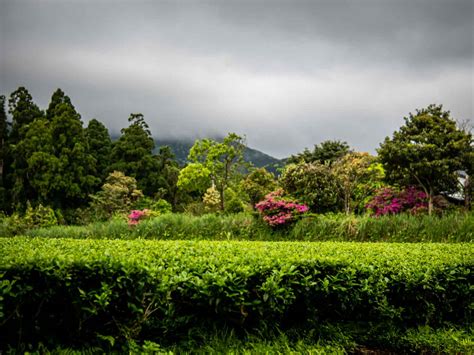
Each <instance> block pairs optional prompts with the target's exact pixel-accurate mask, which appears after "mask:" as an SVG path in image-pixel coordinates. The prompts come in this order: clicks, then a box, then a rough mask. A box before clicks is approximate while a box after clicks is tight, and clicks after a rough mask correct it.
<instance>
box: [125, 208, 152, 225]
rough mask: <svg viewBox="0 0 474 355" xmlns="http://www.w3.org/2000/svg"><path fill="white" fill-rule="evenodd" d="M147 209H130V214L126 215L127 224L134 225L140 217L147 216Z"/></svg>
mask: <svg viewBox="0 0 474 355" xmlns="http://www.w3.org/2000/svg"><path fill="white" fill-rule="evenodd" d="M149 212H150V211H149V210H148V209H146V208H145V209H144V210H142V211H141V210H132V212H130V214H129V215H128V225H129V226H136V225H137V224H138V222H139V221H140V220H142V219H145V218H146V217H148V216H149Z"/></svg>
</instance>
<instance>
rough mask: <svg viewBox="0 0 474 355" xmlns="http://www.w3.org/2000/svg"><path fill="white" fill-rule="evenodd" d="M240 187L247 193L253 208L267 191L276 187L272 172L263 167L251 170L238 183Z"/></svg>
mask: <svg viewBox="0 0 474 355" xmlns="http://www.w3.org/2000/svg"><path fill="white" fill-rule="evenodd" d="M240 186H241V189H242V190H243V191H244V192H245V193H246V194H247V195H248V197H249V200H250V204H251V205H252V207H253V208H255V205H256V204H257V203H258V202H260V201H262V200H263V199H264V197H265V195H267V194H268V193H270V192H272V191H274V190H276V189H277V183H276V181H275V177H274V176H273V174H272V173H270V172H268V171H267V170H266V169H265V168H258V169H254V170H252V171H251V172H250V173H249V174H248V175H247V176H246V177H245V179H243V180H242V182H241V183H240Z"/></svg>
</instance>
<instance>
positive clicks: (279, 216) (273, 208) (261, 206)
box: [255, 190, 309, 227]
mask: <svg viewBox="0 0 474 355" xmlns="http://www.w3.org/2000/svg"><path fill="white" fill-rule="evenodd" d="M255 208H256V209H257V210H258V211H259V212H260V214H261V215H262V216H263V220H264V221H265V222H266V223H267V224H268V225H270V226H272V227H276V226H282V225H285V224H288V223H290V222H292V221H294V220H295V219H296V217H297V216H299V215H301V214H303V213H305V212H307V211H308V210H309V208H308V206H306V205H302V204H298V203H295V202H292V201H288V200H285V199H283V198H282V191H281V190H279V191H275V192H271V193H269V194H268V195H266V196H265V199H264V200H263V201H260V202H259V203H257V204H256V205H255Z"/></svg>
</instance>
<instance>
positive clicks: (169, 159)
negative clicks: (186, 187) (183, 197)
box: [156, 146, 180, 207]
mask: <svg viewBox="0 0 474 355" xmlns="http://www.w3.org/2000/svg"><path fill="white" fill-rule="evenodd" d="M156 159H157V160H158V169H159V171H160V178H159V183H158V186H159V188H158V193H157V197H159V198H162V199H165V200H166V201H168V202H169V203H170V204H171V205H172V206H173V207H175V206H176V204H177V203H178V199H179V189H178V178H179V173H180V171H179V166H178V163H177V162H176V160H175V156H174V154H173V153H172V151H171V149H170V147H167V146H162V147H160V150H159V152H158V155H157V156H156Z"/></svg>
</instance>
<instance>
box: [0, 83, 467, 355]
mask: <svg viewBox="0 0 474 355" xmlns="http://www.w3.org/2000/svg"><path fill="white" fill-rule="evenodd" d="M6 104H7V100H6V97H5V96H3V95H0V183H1V185H0V236H1V237H3V238H0V334H1V341H0V352H2V353H3V352H5V353H18V352H28V353H35V352H36V353H48V352H49V351H51V352H53V353H54V352H63V351H68V352H72V353H74V352H79V353H84V352H92V353H95V352H99V353H103V352H118V353H120V352H125V353H127V352H128V353H170V352H177V353H182V352H185V353H186V352H195V351H198V352H203V353H208V352H229V351H230V352H235V353H248V352H255V353H267V352H270V353H271V352H280V353H285V352H302V353H305V352H306V353H325V352H331V351H333V352H339V353H341V352H342V353H343V352H360V353H370V352H372V351H375V352H377V351H379V352H380V351H390V352H397V353H404V352H421V353H423V352H435V353H436V352H448V353H449V352H451V353H455V352H459V353H472V352H473V351H474V349H473V344H474V336H473V333H472V304H471V303H472V302H471V298H472V295H471V293H472V284H473V277H472V267H473V264H474V258H473V255H474V253H473V252H474V250H473V244H472V242H473V241H474V214H473V213H472V212H471V211H470V209H471V201H472V197H473V196H472V193H473V188H472V174H473V166H474V147H473V138H472V130H471V129H469V126H468V125H466V124H456V122H455V121H454V120H453V119H452V118H451V116H450V113H449V112H448V111H444V110H443V108H442V106H441V105H440V106H437V105H430V106H428V107H426V108H422V109H420V110H417V111H416V113H415V114H409V116H408V117H407V118H405V124H404V125H403V126H402V127H401V128H400V129H399V130H398V131H396V132H394V134H393V137H392V138H390V137H387V138H386V139H385V141H384V142H383V143H382V144H381V145H380V148H379V149H378V155H377V156H372V155H370V154H368V153H365V152H357V151H354V150H353V149H351V148H350V146H349V144H348V143H347V142H343V141H337V140H333V141H324V142H322V143H320V144H316V145H315V146H314V149H313V150H309V149H305V150H304V151H303V152H301V153H298V154H296V155H292V156H291V157H290V158H288V159H287V160H282V161H278V160H275V159H273V160H272V158H271V157H269V156H264V155H262V154H258V152H257V151H254V150H251V149H250V148H248V147H246V146H245V141H244V139H243V137H241V136H239V135H237V134H234V133H230V134H228V135H227V136H225V137H224V138H222V139H216V140H214V139H209V138H207V139H200V140H197V141H195V142H194V143H190V144H189V146H186V147H184V146H180V147H178V148H179V156H178V157H177V158H176V157H175V156H174V155H173V153H172V149H173V148H176V147H167V146H163V144H162V143H163V142H161V143H160V142H159V141H158V142H156V141H155V140H154V138H153V137H152V135H151V132H150V130H149V127H148V124H147V123H146V121H145V117H144V116H143V115H142V114H141V113H132V114H131V115H130V117H129V126H128V127H125V128H123V129H122V130H121V134H120V136H118V137H114V139H112V138H111V137H110V135H109V131H108V129H107V127H105V125H104V124H102V123H101V122H100V121H99V120H97V119H92V120H90V121H89V123H88V125H87V127H84V126H83V122H82V119H81V115H80V114H79V112H77V110H76V108H75V107H74V105H73V103H72V101H71V99H70V98H69V97H68V96H67V95H66V94H65V93H64V92H63V91H62V90H61V89H58V90H56V91H55V92H54V93H53V95H52V97H51V101H50V103H49V105H48V107H47V108H46V109H45V110H42V109H40V108H39V107H38V106H37V105H36V104H35V103H34V101H33V98H32V97H31V95H30V94H29V92H28V90H27V89H26V88H24V87H20V88H18V89H17V90H16V91H14V92H13V93H12V94H11V95H10V97H9V100H8V113H7V112H6V110H7V109H6ZM186 156H187V157H186ZM249 159H250V160H254V161H255V163H256V164H255V165H256V166H257V167H258V166H262V165H267V163H268V164H270V165H271V166H268V168H269V169H271V170H266V169H265V168H261V167H260V168H255V167H253V166H252V165H251V164H248V161H249ZM284 162H286V163H284ZM285 164H286V165H285ZM270 171H271V172H270ZM8 237H10V238H8ZM343 242H344V243H343ZM346 242H351V243H346ZM363 242H370V243H363ZM439 243H442V244H439Z"/></svg>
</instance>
